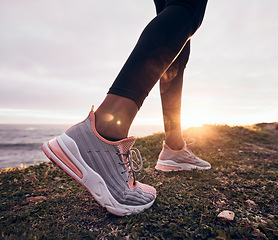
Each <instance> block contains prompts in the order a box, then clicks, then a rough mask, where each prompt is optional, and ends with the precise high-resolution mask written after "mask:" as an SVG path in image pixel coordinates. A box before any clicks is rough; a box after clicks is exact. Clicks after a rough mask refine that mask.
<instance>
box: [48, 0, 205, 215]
mask: <svg viewBox="0 0 278 240" xmlns="http://www.w3.org/2000/svg"><path fill="white" fill-rule="evenodd" d="M168 2H169V6H168V7H167V8H166V9H165V10H164V11H163V13H161V14H159V17H158V18H156V19H154V20H153V21H152V22H151V24H149V25H148V27H147V28H146V29H145V31H144V32H143V33H142V35H141V37H140V39H139V41H138V43H137V45H136V47H135V49H134V50H133V52H132V53H131V55H130V57H129V59H128V61H127V62H126V64H125V65H124V67H123V69H122V70H121V72H120V73H119V75H118V77H117V78H116V80H115V82H114V84H113V85H112V87H111V89H110V91H109V94H108V95H107V97H106V99H105V100H104V101H103V103H102V104H101V106H100V107H99V108H98V110H97V112H96V114H95V113H94V111H91V112H90V114H89V116H88V117H87V118H86V119H85V120H84V121H83V122H81V123H79V124H77V125H74V126H73V127H71V128H70V129H69V130H67V131H66V132H65V133H64V134H62V135H60V136H59V137H57V138H54V139H52V140H51V141H49V142H47V143H45V144H44V145H43V151H44V152H45V154H46V155H47V156H48V157H49V158H50V159H51V160H52V161H53V162H55V163H56V164H57V165H59V166H60V167H61V168H62V169H63V170H64V171H65V172H67V173H68V174H69V175H70V176H72V177H73V178H74V179H76V180H77V181H78V182H79V183H81V184H82V185H83V186H85V187H86V188H87V189H88V190H89V191H90V193H91V194H92V195H93V196H94V197H95V199H96V200H97V201H98V202H99V203H100V204H101V205H102V206H104V207H106V208H107V210H108V211H110V212H111V213H113V214H116V215H121V216H122V215H128V214H132V213H139V212H141V211H143V210H144V209H146V208H149V207H150V206H151V205H152V204H153V202H154V200H155V197H156V191H155V189H154V188H152V187H150V186H148V185H146V184H142V183H140V182H138V181H136V180H135V175H134V173H135V172H137V171H139V170H140V169H141V167H139V168H136V167H134V166H133V163H132V157H135V158H136V159H139V160H141V157H140V154H139V152H138V150H135V149H134V150H133V149H132V148H131V147H132V145H133V143H134V141H135V139H134V138H132V137H131V138H124V139H122V140H119V141H109V140H107V139H105V138H104V137H106V138H111V139H115V138H122V137H123V136H124V137H126V135H127V132H128V129H129V127H130V124H131V122H132V120H133V118H134V116H135V115H136V113H137V111H138V109H139V108H140V107H141V105H142V103H143V101H144V99H145V97H146V96H147V95H148V93H149V91H150V90H151V89H152V87H153V85H154V84H155V83H156V81H158V79H159V78H160V77H161V76H162V75H163V74H164V72H166V71H167V69H168V68H169V66H170V65H171V64H172V62H174V60H175V59H176V58H177V56H178V55H179V53H180V52H181V51H182V49H183V47H184V45H185V43H186V42H187V41H188V39H189V38H190V37H191V36H192V35H193V33H194V32H195V31H196V29H197V28H198V26H199V25H200V23H201V20H202V17H203V12H204V8H205V4H206V0H186V1H172V0H169V1H168ZM170 2H171V3H172V5H171V4H170ZM175 2H177V5H175ZM181 2H186V3H188V6H187V7H185V6H180V5H179V4H178V3H181ZM105 119H108V121H106V122H105V121H104V120H105ZM109 119H110V120H111V119H112V120H111V121H109ZM121 124H123V125H121ZM118 125H121V126H122V127H121V128H118V129H117V126H118ZM114 132H118V134H117V136H116V137H114V135H113V133H114ZM103 136H104V137H103ZM118 136H120V137H118ZM141 166H142V165H141Z"/></svg>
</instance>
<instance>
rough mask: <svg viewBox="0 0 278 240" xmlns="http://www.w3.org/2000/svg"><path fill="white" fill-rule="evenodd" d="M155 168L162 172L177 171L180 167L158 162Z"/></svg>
mask: <svg viewBox="0 0 278 240" xmlns="http://www.w3.org/2000/svg"><path fill="white" fill-rule="evenodd" d="M155 168H156V169H157V170H161V171H164V172H171V171H178V170H180V169H181V168H180V167H172V166H166V165H162V164H159V163H157V164H156V166H155Z"/></svg>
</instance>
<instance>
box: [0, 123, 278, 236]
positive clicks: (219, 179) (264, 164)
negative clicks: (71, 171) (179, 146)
mask: <svg viewBox="0 0 278 240" xmlns="http://www.w3.org/2000/svg"><path fill="white" fill-rule="evenodd" d="M184 137H185V139H186V140H187V141H190V138H194V140H195V143H194V144H192V145H191V146H190V147H191V149H192V151H193V152H194V153H195V154H196V155H198V156H200V157H202V158H204V159H205V160H207V161H209V162H210V163H211V164H212V169H211V170H208V171H195V170H194V171H190V172H174V173H162V172H157V171H155V170H154V166H155V163H156V160H157V156H158V154H159V152H160V150H161V145H162V142H163V134H154V135H151V136H148V137H144V138H139V139H137V142H136V147H137V148H139V149H140V151H141V154H142V156H143V158H144V169H143V170H142V171H141V172H140V174H139V176H137V178H138V179H139V180H140V181H142V182H144V183H149V184H151V185H153V186H154V187H155V188H156V189H157V192H158V196H157V199H156V201H155V203H154V205H153V206H152V207H151V208H150V209H148V210H146V211H145V212H143V213H141V214H138V215H132V216H126V217H116V216H114V215H112V214H109V213H108V212H107V211H106V210H105V209H104V208H102V207H100V206H99V205H98V203H97V202H96V201H95V200H94V199H93V198H92V197H91V195H90V194H89V193H88V191H87V190H85V189H83V188H82V186H80V185H79V184H78V183H76V182H75V181H74V180H72V179H71V178H70V177H69V176H67V175H66V174H65V173H64V172H63V171H61V170H60V169H59V168H57V167H56V166H54V165H53V164H51V163H42V164H39V165H35V166H30V167H28V168H25V169H19V168H16V169H7V170H3V171H2V172H1V173H0V194H1V198H0V238H1V239H277V238H278V211H277V207H278V206H277V199H278V181H277V177H278V131H277V130H275V129H265V128H263V127H262V126H260V125H255V126H250V127H229V126H214V125H204V126H203V127H196V128H189V129H187V130H185V131H184ZM247 200H252V201H253V202H251V203H252V204H250V201H247ZM223 210H231V211H233V212H234V213H235V218H234V220H233V221H224V220H221V219H219V218H217V215H218V214H219V213H220V212H221V211H223Z"/></svg>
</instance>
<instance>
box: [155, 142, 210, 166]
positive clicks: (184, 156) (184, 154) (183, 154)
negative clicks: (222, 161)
mask: <svg viewBox="0 0 278 240" xmlns="http://www.w3.org/2000/svg"><path fill="white" fill-rule="evenodd" d="M158 159H159V160H162V161H163V160H172V161H174V162H176V163H187V164H192V165H195V166H199V167H209V166H210V164H209V163H208V162H206V161H204V160H202V159H201V158H198V157H197V156H195V155H194V154H193V153H192V152H191V151H190V150H189V149H188V147H187V145H186V143H185V146H184V148H183V149H181V150H179V151H174V150H172V149H170V148H169V147H168V146H167V145H166V144H165V143H164V144H163V149H162V151H161V152H160V154H159V158H158Z"/></svg>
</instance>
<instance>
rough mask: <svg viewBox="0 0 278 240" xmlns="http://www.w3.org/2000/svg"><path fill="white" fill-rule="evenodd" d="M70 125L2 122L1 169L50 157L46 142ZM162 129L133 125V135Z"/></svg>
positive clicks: (46, 160)
mask: <svg viewBox="0 0 278 240" xmlns="http://www.w3.org/2000/svg"><path fill="white" fill-rule="evenodd" d="M68 127H69V125H20V124H18V125H16V124H15V125H9V124H0V169H3V168H10V167H27V166H30V165H33V164H38V163H41V162H44V161H45V162H48V161H49V160H48V158H47V157H46V156H45V155H44V153H43V152H42V150H41V146H42V144H43V143H44V142H46V141H49V140H50V139H52V138H53V137H55V136H57V135H60V134H61V133H63V132H65V131H66V130H67V129H68ZM159 131H162V127H161V126H147V125H146V126H140V127H138V126H137V127H136V126H135V127H132V129H131V131H130V133H131V135H133V136H137V137H138V136H146V135H150V134H152V133H154V132H159Z"/></svg>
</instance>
